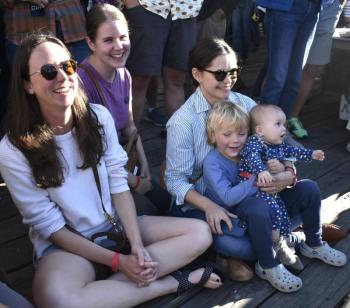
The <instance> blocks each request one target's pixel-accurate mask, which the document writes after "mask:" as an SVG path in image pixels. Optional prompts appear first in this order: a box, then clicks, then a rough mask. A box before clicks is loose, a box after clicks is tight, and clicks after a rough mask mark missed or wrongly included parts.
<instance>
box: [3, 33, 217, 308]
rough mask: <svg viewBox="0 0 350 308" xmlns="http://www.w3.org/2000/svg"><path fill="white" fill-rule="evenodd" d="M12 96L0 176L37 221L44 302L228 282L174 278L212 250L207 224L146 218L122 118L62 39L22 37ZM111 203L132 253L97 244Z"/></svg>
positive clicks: (136, 295) (99, 299) (119, 303)
mask: <svg viewBox="0 0 350 308" xmlns="http://www.w3.org/2000/svg"><path fill="white" fill-rule="evenodd" d="M10 97H11V101H10V104H9V109H8V113H7V117H6V123H5V133H6V135H5V137H4V138H3V139H2V140H1V142H0V172H1V175H2V177H3V178H4V180H5V182H6V184H7V187H8V189H9V191H10V193H11V196H12V198H13V200H14V203H15V204H16V206H17V207H18V209H19V211H20V213H21V214H22V216H23V221H24V223H25V224H27V225H29V237H30V239H31V241H32V243H33V245H34V251H35V254H36V258H37V268H36V273H35V277H34V282H33V295H34V301H35V304H36V306H37V307H130V306H135V305H137V304H139V303H141V302H144V301H147V300H150V299H152V298H154V297H157V296H160V295H164V294H167V293H171V292H175V291H176V290H177V289H178V290H184V289H186V288H189V287H191V286H193V284H197V283H199V282H200V284H201V285H204V284H205V286H206V287H210V288H215V287H218V286H220V285H221V282H220V277H219V276H218V275H216V274H214V273H211V272H210V269H209V268H205V269H204V268H197V269H196V270H195V271H193V272H191V273H190V275H188V273H187V272H186V273H183V275H182V274H181V273H179V272H175V274H174V276H170V275H169V273H171V272H173V271H175V270H176V269H178V268H180V267H183V266H184V265H186V264H187V263H189V262H191V261H192V260H193V259H195V258H196V257H197V256H198V255H200V254H201V253H202V252H203V251H204V250H205V249H207V247H208V246H209V245H210V243H211V241H212V239H211V235H210V232H209V229H208V226H207V224H205V223H203V222H199V221H197V220H185V219H178V218H171V217H152V216H143V217H141V218H140V219H137V217H136V215H135V207H134V202H133V199H132V197H131V195H130V193H129V187H128V185H127V173H126V171H125V169H124V165H125V163H126V160H127V156H126V154H125V152H124V151H123V149H122V147H121V146H120V145H119V142H118V136H117V133H116V130H115V126H114V121H113V118H112V117H111V115H110V113H109V112H108V111H107V109H106V108H105V107H103V106H100V105H94V104H88V103H86V98H85V96H84V95H83V93H82V91H81V90H80V89H79V86H78V78H77V74H76V64H75V62H74V61H73V60H71V56H70V53H69V52H68V50H67V49H66V47H65V46H64V45H63V43H62V42H61V41H60V40H58V39H57V38H55V37H53V36H50V35H44V34H32V35H30V36H28V37H27V38H26V39H25V40H24V41H23V42H22V44H21V45H20V46H19V48H18V51H17V54H16V56H15V61H14V67H13V74H12V83H11V95H10ZM94 169H95V170H96V169H97V176H98V178H99V182H100V188H101V189H100V192H99V189H98V188H97V186H98V185H97V180H96V177H95V176H94V172H93V170H94ZM102 200H103V203H102ZM102 204H104V207H105V209H106V211H107V212H108V213H110V214H111V215H115V214H116V212H117V213H118V216H119V217H120V219H121V221H122V223H123V225H124V228H125V232H126V235H127V237H128V239H129V242H130V245H131V252H130V254H121V253H120V254H119V253H116V252H115V251H111V250H108V249H106V248H104V247H103V246H102V244H103V242H102V241H101V242H99V243H98V244H97V243H95V242H92V241H90V240H89V238H90V237H91V235H92V234H95V233H97V232H103V231H107V230H109V228H110V223H109V222H108V221H107V219H106V217H105V215H104V211H103V210H102ZM94 264H100V265H104V266H106V267H107V268H109V269H111V271H110V273H111V276H110V277H107V278H106V279H103V280H100V281H96V274H95V270H94ZM208 271H209V272H208ZM113 272H115V273H113ZM203 275H205V277H203V278H202V276H203ZM158 278H159V279H158ZM201 278H202V279H201ZM178 281H180V282H181V283H179V282H178ZM189 282H191V283H192V284H191V283H189Z"/></svg>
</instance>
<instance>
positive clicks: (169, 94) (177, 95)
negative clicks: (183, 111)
mask: <svg viewBox="0 0 350 308" xmlns="http://www.w3.org/2000/svg"><path fill="white" fill-rule="evenodd" d="M202 2H203V0H199V1H195V0H191V1H179V0H170V1H151V0H124V4H125V7H126V11H125V14H126V18H127V20H128V22H129V25H130V39H131V45H132V46H133V48H132V50H131V53H130V57H129V59H128V62H127V67H128V69H129V70H130V72H131V75H132V78H133V85H132V93H133V107H134V121H135V124H136V127H139V125H140V122H141V120H142V118H143V113H144V105H145V101H146V92H147V89H148V86H149V84H150V82H151V79H152V76H160V75H162V76H163V83H164V95H165V96H164V98H165V109H166V113H167V115H172V114H173V113H174V112H175V111H176V110H177V109H178V108H179V107H180V106H181V104H182V103H183V102H184V100H185V94H184V88H183V87H184V84H185V78H186V68H187V60H188V52H189V50H190V49H191V47H192V46H193V45H194V43H195V40H196V34H197V33H196V18H195V17H196V16H197V15H198V13H199V10H200V8H201V6H202Z"/></svg>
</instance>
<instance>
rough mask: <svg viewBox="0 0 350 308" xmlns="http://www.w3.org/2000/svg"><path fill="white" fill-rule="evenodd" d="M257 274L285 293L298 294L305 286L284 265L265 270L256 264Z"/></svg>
mask: <svg viewBox="0 0 350 308" xmlns="http://www.w3.org/2000/svg"><path fill="white" fill-rule="evenodd" d="M255 273H256V274H257V275H258V276H259V277H260V278H261V279H264V280H267V281H268V282H269V283H270V284H271V285H272V286H273V287H274V288H276V289H277V290H278V291H281V292H284V293H291V292H296V291H298V290H299V289H300V288H301V287H302V285H303V282H302V280H301V279H300V278H299V277H297V276H295V275H293V274H292V273H291V272H289V271H288V270H287V269H286V268H285V267H284V266H283V264H278V265H277V266H275V267H273V268H267V269H264V268H262V267H261V266H260V264H259V262H256V264H255Z"/></svg>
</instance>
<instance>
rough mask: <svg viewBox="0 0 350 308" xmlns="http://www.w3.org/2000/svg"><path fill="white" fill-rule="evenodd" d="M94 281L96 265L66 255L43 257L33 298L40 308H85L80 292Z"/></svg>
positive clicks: (35, 277) (34, 283) (55, 253)
mask: <svg viewBox="0 0 350 308" xmlns="http://www.w3.org/2000/svg"><path fill="white" fill-rule="evenodd" d="M94 279H95V271H94V267H93V265H92V264H91V263H90V262H89V261H87V260H85V259H83V258H81V257H79V256H76V255H73V254H70V253H67V252H64V251H58V252H53V253H51V254H48V255H46V256H45V257H43V258H42V259H41V260H40V262H39V265H38V268H37V270H36V272H35V276H34V281H33V297H34V302H35V304H36V306H37V307H49V306H52V307H82V306H85V305H84V303H82V302H81V301H82V299H83V297H82V296H80V290H81V289H82V288H83V287H84V286H85V285H86V284H87V283H88V282H90V281H93V280H94Z"/></svg>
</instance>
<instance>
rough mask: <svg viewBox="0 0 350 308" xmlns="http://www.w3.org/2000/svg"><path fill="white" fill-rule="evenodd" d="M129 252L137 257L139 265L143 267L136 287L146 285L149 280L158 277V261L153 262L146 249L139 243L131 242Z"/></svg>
mask: <svg viewBox="0 0 350 308" xmlns="http://www.w3.org/2000/svg"><path fill="white" fill-rule="evenodd" d="M131 254H132V255H134V256H136V257H137V260H138V262H139V266H140V267H141V268H142V269H143V270H142V271H141V273H140V279H141V280H142V282H141V283H138V284H137V286H138V287H143V286H147V285H148V284H149V283H150V282H151V281H154V280H156V279H157V277H158V262H154V261H153V260H152V258H151V256H150V254H149V253H148V251H147V249H146V248H145V247H143V245H141V244H133V245H132V246H131Z"/></svg>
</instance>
